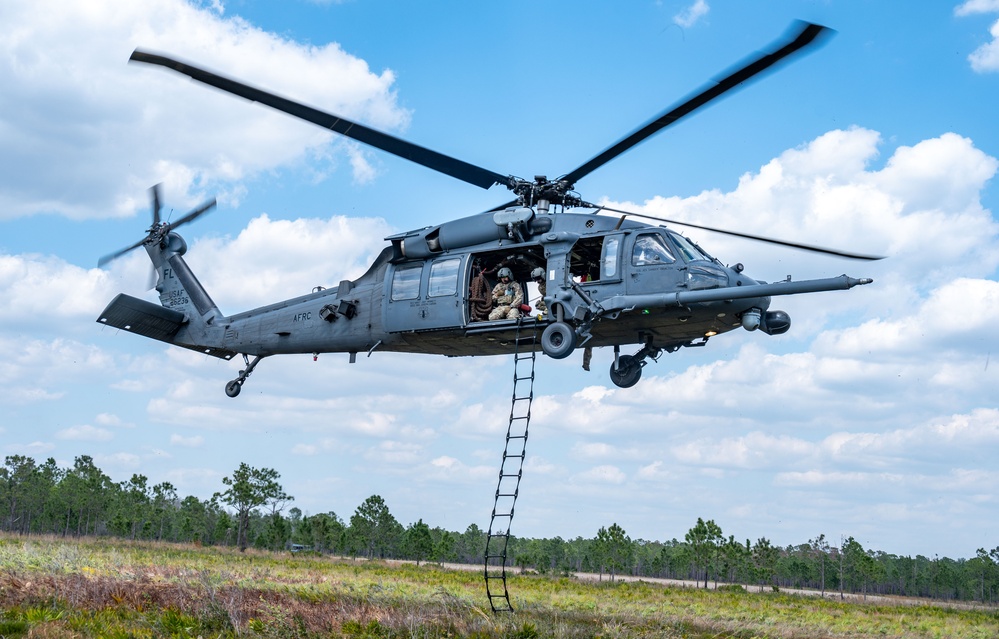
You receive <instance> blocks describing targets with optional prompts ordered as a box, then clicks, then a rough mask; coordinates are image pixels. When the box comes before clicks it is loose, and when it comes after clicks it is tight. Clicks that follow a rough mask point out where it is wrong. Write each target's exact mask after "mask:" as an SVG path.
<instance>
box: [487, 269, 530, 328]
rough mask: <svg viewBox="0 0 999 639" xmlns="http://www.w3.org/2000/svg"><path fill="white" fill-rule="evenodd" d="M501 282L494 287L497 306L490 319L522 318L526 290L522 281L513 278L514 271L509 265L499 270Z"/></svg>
mask: <svg viewBox="0 0 999 639" xmlns="http://www.w3.org/2000/svg"><path fill="white" fill-rule="evenodd" d="M498 275H499V282H497V283H496V286H494V287H493V304H495V305H496V308H494V309H493V312H492V313H490V314H489V319H490V320H501V319H518V318H520V305H521V304H523V303H524V291H523V290H522V289H521V288H520V283H519V282H515V281H514V279H513V271H511V270H510V269H509V268H507V267H505V266H504V267H503V268H501V269H500V270H499V273H498Z"/></svg>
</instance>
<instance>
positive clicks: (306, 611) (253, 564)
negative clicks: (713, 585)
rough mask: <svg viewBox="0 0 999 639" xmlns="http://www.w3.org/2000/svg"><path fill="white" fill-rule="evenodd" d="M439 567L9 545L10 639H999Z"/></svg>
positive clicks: (6, 609)
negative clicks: (506, 597)
mask: <svg viewBox="0 0 999 639" xmlns="http://www.w3.org/2000/svg"><path fill="white" fill-rule="evenodd" d="M510 590H511V592H512V593H513V595H514V607H515V608H516V609H517V612H516V613H513V614H502V615H493V614H491V613H490V612H489V606H488V603H487V602H486V597H485V592H484V586H483V585H482V582H481V574H480V573H477V572H467V571H455V570H442V569H439V568H437V567H434V566H421V567H416V566H412V565H392V566H389V565H387V564H384V563H382V562H351V561H344V560H337V559H331V558H325V557H302V556H295V557H292V556H290V555H288V554H287V553H280V554H274V553H263V552H255V551H248V552H247V553H245V554H240V553H238V552H236V551H234V550H231V549H225V548H196V547H194V546H178V545H166V544H151V543H127V542H122V541H109V540H82V541H66V540H61V539H38V538H31V539H27V540H25V539H18V538H11V537H0V608H2V613H0V637H58V638H63V637H392V638H394V637H400V638H401V637H476V638H482V639H485V638H492V637H496V638H500V637H503V638H507V637H509V638H522V639H529V638H531V637H565V638H575V637H596V636H600V637H622V638H623V637H667V638H669V637H691V638H696V639H706V638H708V637H712V638H739V639H749V638H751V637H775V638H778V637H779V638H786V639H809V638H817V637H851V638H861V637H914V638H924V637H925V638H931V637H933V638H936V637H948V638H950V637H954V638H958V639H961V638H969V639H986V638H993V637H997V636H999V613H997V612H996V611H995V610H978V611H975V610H948V609H941V608H938V607H931V606H911V605H907V606H894V605H870V604H866V605H865V604H862V603H842V602H831V601H827V600H822V599H816V598H811V597H796V596H787V595H782V594H778V593H762V594H759V593H743V592H706V591H702V590H691V589H676V588H668V587H663V586H661V585H657V584H648V583H620V582H619V583H609V582H604V583H590V582H582V581H577V580H575V579H566V578H561V579H557V578H548V577H538V576H529V575H528V576H517V577H514V578H512V579H511V582H510Z"/></svg>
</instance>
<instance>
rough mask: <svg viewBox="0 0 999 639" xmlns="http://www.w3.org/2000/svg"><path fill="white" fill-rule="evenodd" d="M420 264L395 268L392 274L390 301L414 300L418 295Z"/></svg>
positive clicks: (421, 270) (421, 271) (421, 269)
mask: <svg viewBox="0 0 999 639" xmlns="http://www.w3.org/2000/svg"><path fill="white" fill-rule="evenodd" d="M422 273H423V267H422V266H421V265H417V266H408V267H406V268H400V269H396V271H395V275H393V276H392V301H399V300H415V299H416V298H417V297H419V296H420V275H421V274H422Z"/></svg>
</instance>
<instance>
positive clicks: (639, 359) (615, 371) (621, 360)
mask: <svg viewBox="0 0 999 639" xmlns="http://www.w3.org/2000/svg"><path fill="white" fill-rule="evenodd" d="M666 350H668V351H670V352H672V350H670V349H668V348H667V349H666ZM673 350H675V349H673ZM620 352H621V347H620V346H615V347H614V363H612V364H611V367H610V380H611V381H612V382H614V385H615V386H617V387H618V388H631V387H632V386H634V385H635V384H637V383H638V380H640V379H642V369H643V368H645V365H646V364H648V363H649V362H648V361H647V358H650V357H651V358H652V360H653V361H656V360H658V359H659V356H660V355H662V352H663V349H661V348H656V347H655V346H653V345H652V340H649V341H648V342H647V343H646V344H645V346H643V347H642V348H641V349H640V350H639V351H638V352H637V353H635V354H634V355H621V354H620Z"/></svg>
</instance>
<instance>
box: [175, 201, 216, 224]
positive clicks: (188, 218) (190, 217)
mask: <svg viewBox="0 0 999 639" xmlns="http://www.w3.org/2000/svg"><path fill="white" fill-rule="evenodd" d="M215 205H216V201H215V198H212V199H211V200H209V201H207V202H205V203H204V204H202V205H201V206H199V207H198V208H196V209H194V210H193V211H191V212H190V213H188V214H186V215H184V216H183V217H181V218H178V219H177V221H176V222H171V223H170V224H169V230H170V231H172V230H173V229H175V228H177V227H178V226H183V225H185V224H187V223H188V222H193V221H194V220H196V219H198V218H199V217H201V216H202V215H204V214H205V213H207V212H208V211H210V210H212V209H213V208H215Z"/></svg>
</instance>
